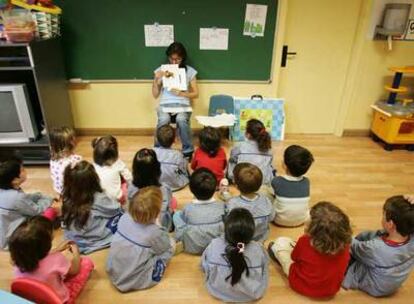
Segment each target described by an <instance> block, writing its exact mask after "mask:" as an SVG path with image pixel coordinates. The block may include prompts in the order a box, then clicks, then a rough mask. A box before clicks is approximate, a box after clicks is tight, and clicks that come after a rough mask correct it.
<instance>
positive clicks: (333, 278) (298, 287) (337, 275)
mask: <svg viewBox="0 0 414 304" xmlns="http://www.w3.org/2000/svg"><path fill="white" fill-rule="evenodd" d="M351 238H352V230H351V226H350V223H349V218H348V216H347V215H346V214H345V213H344V212H342V210H341V209H339V208H338V207H336V206H335V205H333V204H332V203H329V202H319V203H317V204H316V205H315V206H313V207H312V208H311V210H310V220H309V221H308V222H306V223H305V234H304V235H302V236H301V237H300V238H299V239H298V241H297V243H296V244H295V242H294V241H293V240H292V239H290V238H288V237H280V238H277V239H276V240H275V241H274V242H270V243H269V246H268V253H269V256H270V257H271V258H272V259H274V260H275V261H277V262H278V263H279V264H280V265H281V266H282V269H283V272H284V273H285V275H287V276H288V279H289V285H290V287H291V288H292V289H294V290H295V291H296V292H298V293H300V294H303V295H305V296H308V297H313V298H326V297H332V296H334V295H335V294H336V293H337V292H338V291H339V289H340V287H341V283H342V280H343V278H344V275H345V272H346V268H347V266H348V262H349V258H350V255H349V245H350V243H351Z"/></svg>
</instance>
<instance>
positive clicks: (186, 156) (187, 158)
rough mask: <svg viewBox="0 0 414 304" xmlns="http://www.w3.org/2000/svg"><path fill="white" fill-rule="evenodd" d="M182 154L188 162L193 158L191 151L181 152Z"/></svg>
mask: <svg viewBox="0 0 414 304" xmlns="http://www.w3.org/2000/svg"><path fill="white" fill-rule="evenodd" d="M183 156H184V158H185V159H186V160H187V161H188V162H189V163H191V160H192V159H193V152H187V153H183Z"/></svg>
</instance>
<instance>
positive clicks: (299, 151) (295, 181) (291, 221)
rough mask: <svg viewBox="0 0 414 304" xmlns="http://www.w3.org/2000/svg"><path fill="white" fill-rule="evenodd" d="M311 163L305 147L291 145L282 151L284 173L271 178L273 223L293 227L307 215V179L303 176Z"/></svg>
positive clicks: (302, 221) (310, 157) (300, 222)
mask: <svg viewBox="0 0 414 304" xmlns="http://www.w3.org/2000/svg"><path fill="white" fill-rule="evenodd" d="M312 163H313V156H312V153H310V152H309V151H308V150H307V149H305V148H303V147H301V146H297V145H292V146H289V147H288V148H287V149H286V150H285V153H284V157H283V168H284V170H285V172H286V175H281V176H276V177H274V178H273V180H272V187H273V190H274V192H275V196H276V198H275V204H274V205H275V211H276V216H275V219H274V222H275V224H277V225H281V226H286V227H295V226H299V225H302V224H303V223H304V222H305V221H306V220H307V218H308V216H309V196H310V190H309V188H310V186H309V179H308V178H306V177H305V176H303V175H304V174H305V173H306V172H307V171H308V170H309V168H310V166H311V165H312Z"/></svg>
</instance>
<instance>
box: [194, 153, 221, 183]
mask: <svg viewBox="0 0 414 304" xmlns="http://www.w3.org/2000/svg"><path fill="white" fill-rule="evenodd" d="M226 166H227V159H226V153H225V152H224V149H223V148H220V149H219V150H218V152H217V154H216V155H215V156H213V157H211V156H210V155H208V153H207V152H204V151H203V150H202V149H200V148H197V149H196V150H195V152H194V155H193V160H192V161H191V169H193V170H196V169H198V168H207V169H209V170H211V171H212V172H213V173H214V175H215V176H216V178H217V183H219V182H220V181H221V180H222V178H223V177H224V169H226Z"/></svg>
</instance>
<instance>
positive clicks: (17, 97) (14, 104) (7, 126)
mask: <svg viewBox="0 0 414 304" xmlns="http://www.w3.org/2000/svg"><path fill="white" fill-rule="evenodd" d="M38 135H39V131H38V128H37V124H36V121H35V117H34V113H33V109H32V106H31V103H30V99H29V95H28V94H27V89H26V85H25V84H4V85H0V143H24V142H31V141H35V140H36V138H37V137H38Z"/></svg>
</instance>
